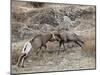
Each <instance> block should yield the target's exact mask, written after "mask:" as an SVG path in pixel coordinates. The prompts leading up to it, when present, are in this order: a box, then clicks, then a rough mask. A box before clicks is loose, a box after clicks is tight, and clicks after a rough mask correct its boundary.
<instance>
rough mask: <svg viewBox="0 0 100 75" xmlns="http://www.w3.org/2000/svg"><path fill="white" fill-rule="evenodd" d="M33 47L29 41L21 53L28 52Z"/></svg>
mask: <svg viewBox="0 0 100 75" xmlns="http://www.w3.org/2000/svg"><path fill="white" fill-rule="evenodd" d="M31 49H32V45H31V43H30V42H29V41H28V42H26V43H25V44H24V47H23V49H22V52H21V53H26V54H28V53H29V52H30V50H31Z"/></svg>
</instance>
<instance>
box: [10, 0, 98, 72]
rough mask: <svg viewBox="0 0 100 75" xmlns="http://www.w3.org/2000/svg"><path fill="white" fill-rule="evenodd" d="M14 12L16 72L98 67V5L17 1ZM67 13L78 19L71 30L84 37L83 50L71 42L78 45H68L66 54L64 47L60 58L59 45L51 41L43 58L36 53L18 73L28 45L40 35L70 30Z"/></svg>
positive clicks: (12, 21)
mask: <svg viewBox="0 0 100 75" xmlns="http://www.w3.org/2000/svg"><path fill="white" fill-rule="evenodd" d="M11 12H12V15H11V34H12V35H11V40H12V44H11V46H12V50H11V51H12V56H11V59H12V60H11V64H12V72H14V73H27V72H44V71H56V70H57V71H61V70H78V69H94V68H95V60H96V59H95V54H96V45H95V41H96V40H95V39H96V38H95V19H96V16H95V6H84V5H71V4H69V5H67V4H65V5H63V4H51V3H41V2H40V3H37V2H19V1H15V0H13V3H12V11H11ZM69 13H70V14H69ZM65 14H66V15H67V16H68V18H69V19H70V18H71V17H74V19H75V20H73V21H72V20H70V22H69V26H70V28H71V29H69V30H70V31H73V32H75V33H76V34H78V35H79V36H81V38H82V40H83V41H84V45H83V46H84V47H83V49H81V48H80V47H79V46H77V45H76V44H75V43H73V42H71V44H72V45H74V46H71V47H67V46H68V45H70V44H69V43H67V44H65V46H66V51H63V50H62V49H63V48H62V47H61V53H60V54H59V55H57V52H58V42H48V43H47V46H48V48H47V50H45V49H44V48H43V49H42V50H43V53H42V55H43V57H40V56H36V55H35V51H34V50H33V52H30V54H29V58H28V60H27V61H26V62H25V68H23V69H21V68H18V70H17V68H16V67H15V65H16V63H17V60H18V57H19V55H20V53H21V50H22V48H23V45H24V43H25V42H26V41H27V40H29V39H31V38H32V37H33V36H35V35H36V34H37V33H38V34H39V33H44V32H51V31H59V32H61V31H63V30H66V29H67V28H66V26H67V25H68V24H66V23H65V22H64V18H63V17H64V15H65ZM70 15H71V16H70ZM67 20H68V19H66V21H67ZM59 29H61V30H59ZM83 51H84V52H85V54H87V55H86V56H84V55H83V54H84V53H83ZM92 56H93V57H92ZM41 65H42V66H41Z"/></svg>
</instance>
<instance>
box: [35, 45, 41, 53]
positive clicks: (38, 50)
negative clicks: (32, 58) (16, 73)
mask: <svg viewBox="0 0 100 75" xmlns="http://www.w3.org/2000/svg"><path fill="white" fill-rule="evenodd" d="M40 50H41V47H39V48H38V49H37V52H36V55H38V54H39V52H40Z"/></svg>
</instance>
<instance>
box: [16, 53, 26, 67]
mask: <svg viewBox="0 0 100 75" xmlns="http://www.w3.org/2000/svg"><path fill="white" fill-rule="evenodd" d="M23 57H24V54H22V55H21V56H20V57H19V59H18V62H17V66H18V67H19V66H20V63H21V61H22V59H23Z"/></svg>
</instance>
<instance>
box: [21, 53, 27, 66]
mask: <svg viewBox="0 0 100 75" xmlns="http://www.w3.org/2000/svg"><path fill="white" fill-rule="evenodd" d="M26 58H27V55H26V54H25V55H24V57H23V59H22V63H21V67H24V62H25V60H26Z"/></svg>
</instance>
